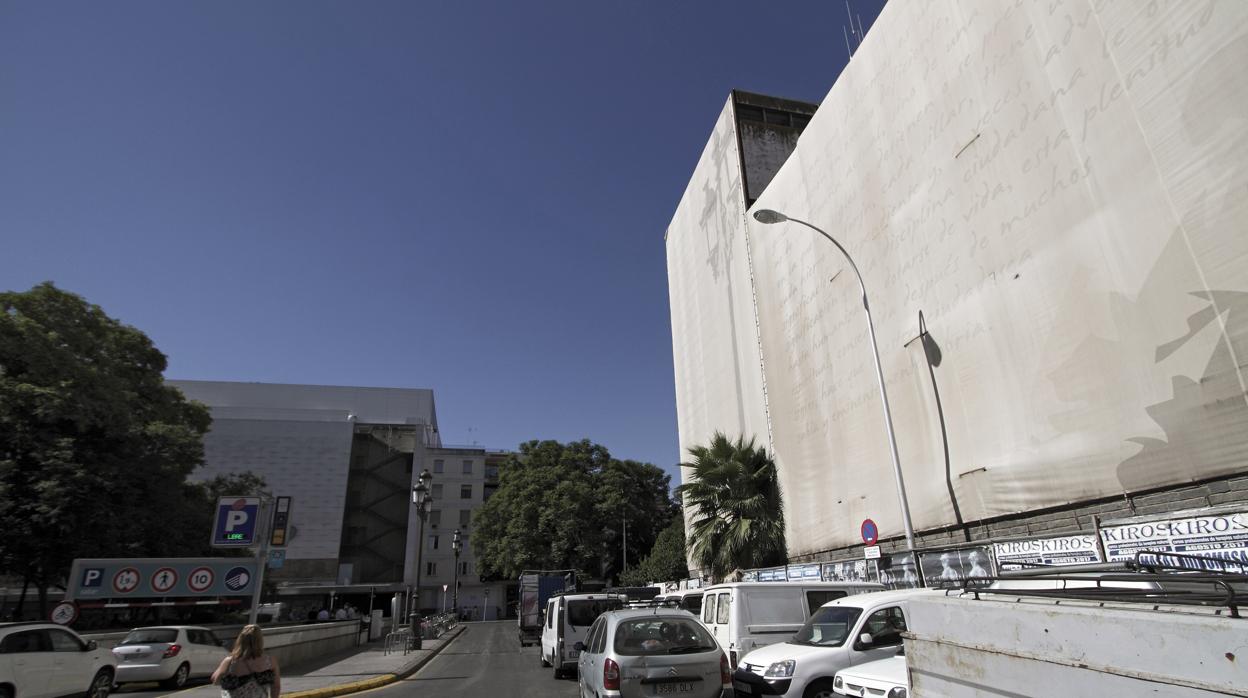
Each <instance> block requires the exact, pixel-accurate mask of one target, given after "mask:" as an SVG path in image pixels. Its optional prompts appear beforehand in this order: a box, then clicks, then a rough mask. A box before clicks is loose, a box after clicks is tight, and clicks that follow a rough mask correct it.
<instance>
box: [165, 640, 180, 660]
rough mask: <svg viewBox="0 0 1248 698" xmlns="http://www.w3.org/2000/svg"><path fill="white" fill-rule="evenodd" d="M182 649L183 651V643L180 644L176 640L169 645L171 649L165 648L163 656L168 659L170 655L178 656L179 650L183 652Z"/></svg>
mask: <svg viewBox="0 0 1248 698" xmlns="http://www.w3.org/2000/svg"><path fill="white" fill-rule="evenodd" d="M181 651H182V645H179V644H178V643H176V642H175V643H173V644H172V645H169V649H167V650H165V653H164V655H162V656H163V657H164V658H165V659H168V658H170V657H176V656H178V652H181Z"/></svg>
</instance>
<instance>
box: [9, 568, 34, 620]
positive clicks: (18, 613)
mask: <svg viewBox="0 0 1248 698" xmlns="http://www.w3.org/2000/svg"><path fill="white" fill-rule="evenodd" d="M28 588H30V572H29V571H27V572H23V573H22V593H21V594H20V595H19V596H18V597H17V608H15V609H13V620H21V619H22V611H23V610H25V608H26V590H27V589H28Z"/></svg>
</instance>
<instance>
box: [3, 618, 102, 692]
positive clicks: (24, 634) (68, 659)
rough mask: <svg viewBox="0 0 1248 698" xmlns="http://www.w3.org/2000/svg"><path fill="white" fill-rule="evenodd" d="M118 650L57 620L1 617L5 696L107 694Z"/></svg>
mask: <svg viewBox="0 0 1248 698" xmlns="http://www.w3.org/2000/svg"><path fill="white" fill-rule="evenodd" d="M114 673H115V669H114V661H113V654H112V652H109V651H108V650H106V649H100V647H99V645H97V644H96V642H95V641H94V640H84V639H83V638H82V637H81V636H80V635H78V633H76V632H74V631H73V630H70V629H69V628H66V627H62V626H60V625H56V624H55V623H0V698H57V697H58V696H70V695H85V696H86V698H108V693H109V691H110V690H112V687H113V675H114Z"/></svg>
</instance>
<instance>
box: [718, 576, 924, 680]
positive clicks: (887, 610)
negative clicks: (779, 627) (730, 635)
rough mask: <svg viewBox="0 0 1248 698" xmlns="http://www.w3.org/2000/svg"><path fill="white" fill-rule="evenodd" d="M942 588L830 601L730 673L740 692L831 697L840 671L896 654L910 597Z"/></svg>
mask: <svg viewBox="0 0 1248 698" xmlns="http://www.w3.org/2000/svg"><path fill="white" fill-rule="evenodd" d="M944 593H945V592H943V591H940V590H934V589H898V590H895V591H881V592H877V593H872V594H858V595H855V596H848V597H845V598H843V599H837V600H835V601H832V602H830V603H826V604H824V605H823V606H822V607H820V608H819V609H818V610H817V611H815V613H814V615H812V616H811V617H810V620H808V621H806V624H805V625H803V626H802V628H801V630H799V631H798V632H797V634H796V635H794V636H793V637H792V638H791V639H790V640H789V641H787V642H781V643H777V644H773V645H770V646H767V647H763V648H761V649H758V650H755V651H753V652H751V653H749V654H747V655H745V656H744V657H742V658H741V665H740V666H739V667H737V669H736V671H735V672H733V675H732V679H733V680H732V685H733V688H734V689H736V695H737V697H738V698H743V697H752V696H784V697H785V698H816V697H817V698H829V697H830V696H832V695H833V691H834V688H835V677H836V674H837V672H839V671H841V670H843V669H846V668H848V667H852V666H857V665H859V664H865V663H867V662H874V661H876V660H879V659H887V658H890V657H894V656H895V655H896V654H897V651H898V650H899V649H900V648H901V642H902V638H901V633H902V632H904V631H905V629H906V609H907V607H908V605H909V603H910V601H911V600H912V599H914V598H916V597H918V596H920V595H923V594H944ZM902 671H903V673H904V671H905V661H904V659H903V660H902ZM852 695H858V694H852ZM866 695H872V696H874V695H881V696H883V695H885V694H875V693H870V692H868V693H867V694H866ZM894 698H897V697H896V696H894Z"/></svg>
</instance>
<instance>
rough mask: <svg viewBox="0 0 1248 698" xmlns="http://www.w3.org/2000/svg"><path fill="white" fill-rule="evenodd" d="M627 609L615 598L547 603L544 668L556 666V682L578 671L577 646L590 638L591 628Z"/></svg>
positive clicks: (566, 597)
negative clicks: (606, 615) (605, 616)
mask: <svg viewBox="0 0 1248 698" xmlns="http://www.w3.org/2000/svg"><path fill="white" fill-rule="evenodd" d="M620 608H624V601H623V600H621V599H620V597H618V596H616V595H614V594H561V595H558V596H552V597H550V600H549V601H547V602H546V618H545V623H544V624H543V625H542V666H553V667H554V668H555V678H556V679H561V678H563V677H564V675H565V674H566V673H567V672H569V671H573V670H575V669H576V660H577V651H576V649H574V647H573V646H574V645H575V644H576V643H577V642H579V641H581V640H584V639H585V638H586V633H588V632H589V626H591V625H593V624H594V621H595V620H597V619H598V616H600V615H602V614H603V613H606V612H607V611H614V610H616V609H620Z"/></svg>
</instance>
